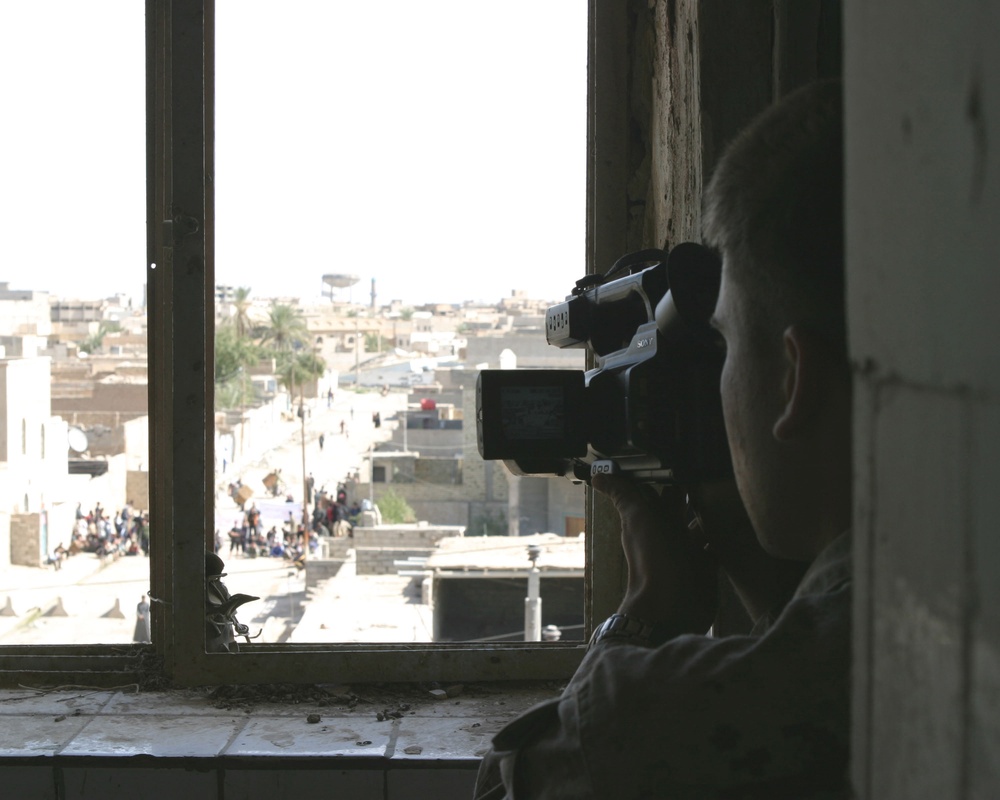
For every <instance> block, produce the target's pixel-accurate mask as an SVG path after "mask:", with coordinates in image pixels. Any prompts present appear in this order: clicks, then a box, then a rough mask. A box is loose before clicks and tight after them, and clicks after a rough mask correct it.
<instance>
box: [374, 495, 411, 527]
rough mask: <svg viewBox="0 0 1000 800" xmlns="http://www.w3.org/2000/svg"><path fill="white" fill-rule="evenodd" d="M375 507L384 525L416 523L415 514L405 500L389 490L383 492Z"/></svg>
mask: <svg viewBox="0 0 1000 800" xmlns="http://www.w3.org/2000/svg"><path fill="white" fill-rule="evenodd" d="M375 505H377V506H378V510H379V511H381V512H382V522H384V523H400V522H416V521H417V514H416V512H415V511H414V510H413V509H412V508H410V504H409V503H407V502H406V498H404V497H400V496H399V495H398V494H396V492H395V490H393V489H391V488H389V489H386V490H385V492H384V493H383V495H382V496H381V497H380V498H379V499H378V502H377V503H376V504H375Z"/></svg>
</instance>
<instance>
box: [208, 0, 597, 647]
mask: <svg viewBox="0 0 1000 800" xmlns="http://www.w3.org/2000/svg"><path fill="white" fill-rule="evenodd" d="M277 8H279V7H276V6H275V5H274V4H273V3H265V2H262V1H256V0H252V1H251V0H219V2H217V25H216V31H217V33H216V70H217V74H216V139H215V142H216V157H215V164H216V170H215V180H214V187H215V192H216V256H215V264H216V282H217V284H218V286H217V303H216V311H217V316H216V376H215V377H216V419H215V455H216V477H217V488H218V494H217V498H216V515H215V516H216V528H217V544H218V547H219V554H220V555H221V556H222V558H223V559H224V560H225V562H226V572H227V573H228V575H227V577H226V579H225V581H226V583H227V586H228V587H229V589H230V591H232V592H237V591H238V592H243V593H247V594H251V595H257V596H260V598H261V599H260V600H258V601H255V602H253V603H250V604H248V605H247V606H246V607H245V610H244V611H241V612H240V613H239V614H238V616H239V618H240V621H241V622H244V623H247V624H249V625H250V627H251V629H252V632H253V633H256V632H257V631H258V630H260V631H262V634H261V637H260V639H258V640H257V641H262V642H282V641H288V642H354V641H388V642H392V641H458V640H468V639H493V640H499V639H502V638H510V639H512V640H518V639H521V640H523V638H524V635H525V633H524V632H525V624H526V622H525V598H526V596H528V594H529V573H530V572H531V569H532V562H531V560H530V557H529V550H528V545H529V544H538V545H539V546H540V548H541V550H540V554H539V555H538V558H537V564H538V567H539V569H540V576H541V577H540V580H539V588H538V590H537V593H538V594H539V595H540V597H541V599H542V603H541V608H542V611H541V624H542V626H543V627H544V626H547V625H550V624H551V625H556V626H558V627H559V628H560V632H561V634H562V637H563V640H566V639H571V638H576V639H579V638H581V637H582V626H583V566H584V560H583V559H584V547H583V540H582V536H581V534H582V529H583V516H584V512H583V491H582V489H581V488H580V487H579V486H574V485H572V484H571V483H570V482H569V481H567V480H565V479H547V478H530V477H529V478H520V479H519V478H514V477H512V476H510V475H509V474H508V473H507V471H506V470H505V468H504V467H503V466H502V465H501V464H500V462H495V461H494V462H483V461H482V460H481V459H480V457H479V454H478V451H477V445H476V428H475V418H474V411H475V383H476V376H477V372H478V370H479V369H480V368H481V367H482V366H483V365H486V366H489V367H490V368H494V369H496V368H500V367H501V366H504V367H513V366H517V367H520V368H531V367H550V368H552V367H567V368H574V369H581V368H582V367H583V351H582V350H579V349H575V350H559V349H557V348H554V347H550V346H548V345H546V343H545V336H544V330H543V322H544V313H545V309H546V308H547V307H548V306H549V305H550V304H552V303H553V302H556V301H561V300H562V299H563V298H564V297H565V296H566V295H567V294H568V293H569V291H570V290H571V288H572V286H573V283H574V281H575V280H576V279H578V278H580V277H581V276H582V275H583V273H584V272H585V259H584V223H585V194H584V193H585V179H586V160H585V145H586V18H587V4H586V2H583V1H582V0H560V1H559V2H556V1H555V0H553V1H551V2H545V3H538V2H534V0H531V1H529V0H519V1H517V2H508V3H503V4H499V5H498V4H475V3H472V4H470V3H465V2H441V1H440V0H434V1H432V2H426V3H419V4H415V3H410V2H402V1H401V0H390V1H389V2H384V3H378V4H373V3H351V4H349V3H331V2H319V1H316V2H312V1H310V0H295V2H286V3H282V4H281V5H280V11H277V10H276V9H277ZM338 497H339V499H340V500H341V503H339V504H338V503H337V500H338ZM303 501H305V502H304V503H303ZM250 511H253V514H252V515H251V516H252V517H253V519H252V521H253V522H254V523H255V524H253V525H248V524H247V512H250ZM314 524H315V526H316V528H317V529H318V530H319V535H318V536H312V537H311V540H312V541H315V542H316V543H317V546H316V550H315V551H311V552H309V554H308V557H307V558H306V560H305V565H306V566H305V568H304V569H301V568H300V567H299V566H298V565H297V564H296V563H295V558H296V553H295V552H294V547H295V545H296V544H297V542H298V541H299V540H298V537H297V529H298V527H299V526H300V525H303V526H304V527H308V528H312V527H313V526H314ZM255 533H256V537H255V535H254V534H255ZM532 591H533V590H532Z"/></svg>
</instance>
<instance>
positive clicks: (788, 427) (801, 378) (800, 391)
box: [773, 325, 824, 442]
mask: <svg viewBox="0 0 1000 800" xmlns="http://www.w3.org/2000/svg"><path fill="white" fill-rule="evenodd" d="M782 340H783V344H784V349H785V352H784V370H785V374H784V386H783V395H784V401H785V406H784V409H783V410H782V413H781V416H780V417H779V418H778V421H777V422H775V423H774V429H773V434H774V438H775V439H777V440H778V441H779V442H788V441H792V440H793V439H797V438H799V437H800V436H802V435H803V434H804V433H805V432H806V431H807V429H808V428H809V427H810V425H811V423H812V421H813V420H814V419H815V417H816V415H817V413H818V411H819V409H820V406H821V405H822V402H823V398H822V379H821V372H822V369H823V365H822V364H821V360H822V358H823V355H824V354H823V349H822V345H821V343H820V342H818V341H816V338H815V335H814V334H813V333H812V332H811V331H808V330H806V329H805V328H803V327H802V326H800V325H791V326H789V327H788V328H786V329H785V332H784V334H783V335H782Z"/></svg>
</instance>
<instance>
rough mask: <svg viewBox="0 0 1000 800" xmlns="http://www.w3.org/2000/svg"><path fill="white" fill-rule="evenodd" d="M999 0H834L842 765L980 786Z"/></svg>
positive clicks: (918, 785)
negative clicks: (839, 178)
mask: <svg viewBox="0 0 1000 800" xmlns="http://www.w3.org/2000/svg"><path fill="white" fill-rule="evenodd" d="M998 41H1000V4H998V3H995V2H978V1H977V0H954V2H950V3H940V2H931V0H917V1H916V2H903V0H881V1H880V2H862V0H848V2H847V3H846V6H845V44H846V47H845V52H844V64H845V76H846V111H847V126H846V134H847V139H846V141H847V254H848V309H849V317H850V319H849V324H850V338H851V351H852V354H853V357H854V359H855V364H856V402H855V414H856V417H855V464H856V484H855V489H856V490H855V506H856V507H855V528H856V530H855V548H856V556H855V565H856V582H855V620H854V624H855V639H854V640H855V685H854V693H853V694H854V698H853V702H854V707H853V718H854V735H853V762H854V766H853V772H854V782H855V786H856V788H857V790H858V793H859V796H861V797H872V798H875V797H877V798H880V799H881V800H893V799H894V798H900V800H902V798H906V799H907V800H919V798H943V797H947V798H973V797H975V798H979V797H982V798H986V797H996V796H998V791H1000V759H998V758H997V754H998V751H1000V713H998V712H1000V580H998V578H1000V536H998V535H997V530H996V529H997V520H998V519H1000V491H998V487H1000V348H998V347H997V343H998V341H1000V331H998V325H997V309H996V301H997V298H998V297H1000V270H998V265H1000V224H998V220H1000V161H998V158H997V154H996V152H995V148H996V131H997V130H998V129H1000V48H998V46H997V42H998Z"/></svg>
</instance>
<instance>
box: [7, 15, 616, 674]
mask: <svg viewBox="0 0 1000 800" xmlns="http://www.w3.org/2000/svg"><path fill="white" fill-rule="evenodd" d="M588 13H589V30H590V33H589V35H588V36H589V52H588V55H589V66H588V83H589V85H588V123H587V127H588V133H587V137H588V147H587V171H588V180H587V240H588V241H587V254H588V256H587V257H588V270H590V271H593V270H594V266H595V264H596V265H604V264H606V263H610V261H609V258H611V256H612V255H615V254H617V253H619V252H621V250H622V245H623V243H624V241H625V235H626V231H627V222H628V213H627V197H626V194H625V191H624V190H625V186H626V183H627V180H628V174H627V165H626V164H625V163H624V162H625V159H624V157H623V154H624V153H625V152H626V151H625V149H624V148H623V147H622V144H623V142H625V141H627V136H628V130H627V113H623V111H624V110H625V109H624V106H623V104H624V103H626V102H627V101H625V100H624V98H625V97H627V91H626V89H627V76H628V69H627V58H628V9H627V3H625V2H622V1H621V0H590V2H589V12H588ZM214 20H215V4H214V0H146V62H147V79H146V82H147V99H146V114H147V220H148V221H147V286H148V301H147V306H148V312H149V330H150V349H149V368H150V395H149V415H150V425H149V445H150V453H151V458H150V489H151V500H150V520H151V529H152V530H153V531H154V533H155V535H154V536H152V537H151V552H150V556H151V558H150V563H151V578H150V580H151V596H152V598H154V610H153V615H152V622H153V627H152V639H153V642H152V644H151V645H146V646H138V645H136V646H133V647H131V648H128V649H127V650H124V651H123V649H122V648H120V647H113V646H109V645H83V646H80V645H64V646H48V647H33V646H14V647H2V648H0V683H4V682H6V683H10V682H12V676H13V682H20V681H23V680H25V676H26V675H30V676H31V679H32V680H33V681H36V682H38V683H67V682H78V683H88V684H90V685H112V684H114V683H121V682H122V681H123V680H134V679H136V678H138V679H140V680H141V679H143V678H148V677H150V676H152V677H157V678H159V677H166V678H167V679H168V680H169V681H170V682H171V683H172V684H174V685H178V686H185V685H206V684H213V683H268V682H300V683H312V682H330V681H338V682H339V681H345V682H367V681H414V680H436V681H458V680H463V681H464V680H477V681H502V680H537V679H560V678H565V677H567V676H569V675H571V674H572V672H573V670H574V669H575V668H576V666H577V664H578V663H579V661H580V659H581V658H582V656H583V652H584V649H585V647H584V645H583V644H570V643H547V644H545V645H544V646H540V645H536V644H527V643H526V644H518V643H505V644H431V645H412V644H386V645H381V644H342V645H327V644H323V645H287V644H286V645H249V646H246V647H244V648H243V650H242V652H240V653H238V654H219V653H206V652H204V616H203V615H204V583H205V582H204V552H205V549H206V546H209V547H210V546H211V538H212V533H211V532H212V525H213V508H212V498H213V494H214V492H213V488H214V487H213V483H214V479H213V475H212V472H211V465H212V464H213V463H214V462H213V458H212V446H213V441H212V437H211V436H210V435H209V433H210V431H211V426H212V424H213V419H214V417H213V413H212V409H213V388H214V387H213V381H212V375H213V373H214V370H213V348H212V343H213V340H214V337H213V325H214V320H213V308H214V283H215V281H214V265H213V263H212V251H213V244H214V242H213V185H212V181H213V177H214V170H213V152H212V144H213V127H212V126H213V111H214V87H213V80H212V78H213V74H214V52H213V41H214V37H213V34H214ZM598 110H600V112H601V113H598ZM588 495H589V493H588ZM595 521H599V522H600V525H601V530H602V535H601V536H600V537H595V535H594V527H595ZM587 543H588V544H587V554H588V558H587V571H586V592H585V596H586V608H585V622H586V629H587V632H588V633H589V631H590V630H592V628H593V625H594V620H595V618H596V619H603V617H604V616H606V614H607V613H608V612H609V611H610V610H613V607H614V606H615V605H616V604H617V601H618V598H620V596H621V588H622V585H623V582H622V574H623V570H622V564H623V562H622V555H621V548H620V545H619V544H618V536H617V519H615V518H613V515H612V514H610V513H609V509H608V507H607V504H606V503H604V502H602V501H601V500H600V499H599V498H598V499H595V498H594V497H590V498H589V500H588V520H587ZM234 667H238V668H237V669H234Z"/></svg>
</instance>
